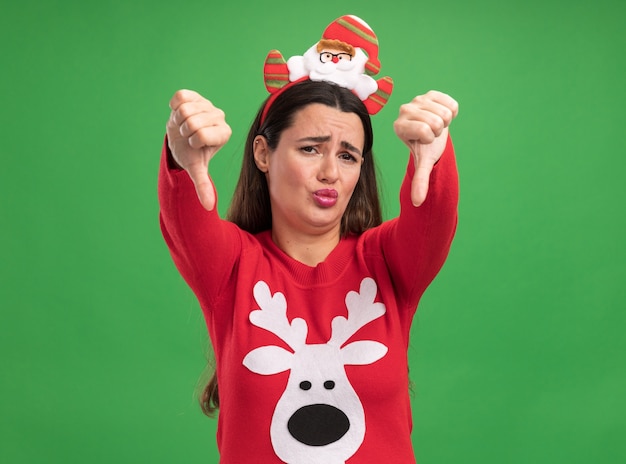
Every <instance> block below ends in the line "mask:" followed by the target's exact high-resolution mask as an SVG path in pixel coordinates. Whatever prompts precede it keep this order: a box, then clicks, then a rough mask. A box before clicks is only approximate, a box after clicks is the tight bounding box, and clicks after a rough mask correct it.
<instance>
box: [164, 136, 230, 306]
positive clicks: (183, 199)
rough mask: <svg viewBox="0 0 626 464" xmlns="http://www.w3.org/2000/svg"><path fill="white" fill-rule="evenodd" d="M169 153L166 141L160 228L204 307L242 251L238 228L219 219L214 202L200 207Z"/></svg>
mask: <svg viewBox="0 0 626 464" xmlns="http://www.w3.org/2000/svg"><path fill="white" fill-rule="evenodd" d="M168 156H169V155H168V146H167V141H166V142H165V143H164V145H163V150H162V153H161V163H160V167H159V181H158V195H159V207H160V216H159V219H160V225H161V232H162V233H163V237H164V239H165V242H166V243H167V246H168V248H169V250H170V254H171V256H172V259H173V261H174V264H175V265H176V267H177V269H178V271H179V272H180V274H181V275H182V277H183V278H184V279H185V281H186V282H187V284H188V285H189V286H190V287H191V289H192V290H193V291H194V293H195V294H196V296H197V297H198V299H199V301H200V304H201V305H202V306H203V308H205V310H206V309H207V308H210V307H211V306H212V302H213V301H214V299H215V298H216V297H217V296H218V295H219V291H220V288H221V286H222V285H223V284H224V282H225V281H226V280H227V279H228V277H229V273H230V272H232V270H233V269H234V267H235V264H236V261H237V259H238V256H239V255H240V254H241V253H240V251H241V235H240V234H241V230H240V229H239V228H238V227H237V226H235V225H234V224H233V223H231V222H228V221H224V220H222V219H220V217H219V215H218V213H217V205H216V207H215V208H214V209H213V211H207V210H205V209H204V208H203V207H202V205H201V204H200V201H199V199H198V196H197V194H196V190H195V187H194V185H193V182H192V180H191V178H190V177H189V175H188V174H187V172H186V171H183V170H180V169H175V168H172V167H171V166H170V163H169V162H168ZM216 198H217V195H216Z"/></svg>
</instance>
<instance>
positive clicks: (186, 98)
mask: <svg viewBox="0 0 626 464" xmlns="http://www.w3.org/2000/svg"><path fill="white" fill-rule="evenodd" d="M170 108H171V109H172V112H171V114H170V118H169V120H168V121H167V126H166V130H167V141H168V145H169V148H170V151H171V153H172V156H173V158H174V161H175V162H176V163H177V164H178V165H179V166H180V167H181V168H183V169H184V170H185V171H187V173H188V174H189V177H191V180H192V181H193V183H194V185H195V187H196V192H197V194H198V198H199V199H200V203H202V206H203V207H204V208H205V209H207V210H209V211H211V210H213V208H215V191H214V189H213V184H212V182H211V179H210V178H209V173H208V169H209V161H211V158H213V156H215V154H216V153H217V152H218V151H219V149H220V148H222V147H223V146H224V145H225V144H226V142H228V139H229V138H230V135H231V133H232V131H231V129H230V126H229V125H228V124H227V123H226V119H225V116H224V112H223V111H222V110H220V109H219V108H216V107H215V106H213V104H212V103H211V102H210V101H209V100H207V99H206V98H204V97H203V96H202V95H200V94H199V93H197V92H194V91H193V90H179V91H177V92H176V93H175V94H174V96H173V97H172V99H171V100H170Z"/></svg>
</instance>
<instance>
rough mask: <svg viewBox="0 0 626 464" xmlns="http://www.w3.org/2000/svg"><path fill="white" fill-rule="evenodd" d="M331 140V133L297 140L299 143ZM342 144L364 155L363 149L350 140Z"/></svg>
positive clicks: (347, 148)
mask: <svg viewBox="0 0 626 464" xmlns="http://www.w3.org/2000/svg"><path fill="white" fill-rule="evenodd" d="M329 140H330V135H319V136H311V137H303V138H301V139H298V140H297V142H298V143H301V142H314V143H324V142H328V141H329ZM341 146H342V147H343V148H345V149H346V150H349V151H351V152H354V153H356V154H357V155H359V156H363V154H362V153H361V150H359V149H358V148H357V147H355V146H354V145H352V144H351V143H350V142H345V141H343V142H341Z"/></svg>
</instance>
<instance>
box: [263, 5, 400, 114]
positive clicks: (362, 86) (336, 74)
mask: <svg viewBox="0 0 626 464" xmlns="http://www.w3.org/2000/svg"><path fill="white" fill-rule="evenodd" d="M379 71H380V62H379V61H378V39H377V37H376V35H375V34H374V31H373V30H372V29H371V28H370V27H369V26H368V25H367V23H366V22H365V21H363V20H362V19H360V18H358V17H356V16H353V15H346V16H342V17H341V18H338V19H336V20H335V21H333V22H332V23H331V24H330V25H329V26H328V27H327V28H326V30H325V31H324V33H323V35H322V38H321V39H320V40H319V42H317V43H316V44H314V45H313V46H312V47H311V48H309V49H308V50H307V51H306V52H305V53H304V55H303V56H292V57H291V58H289V60H287V61H286V62H285V60H284V58H283V56H282V54H281V53H280V52H279V51H277V50H272V51H271V52H270V53H269V54H268V57H267V59H266V61H265V84H266V87H267V89H268V91H269V92H270V93H274V92H276V91H278V90H280V89H281V88H282V87H284V86H285V85H287V84H288V83H289V82H295V81H297V80H300V79H303V78H309V79H311V80H314V81H315V80H316V81H321V80H324V81H330V82H334V83H336V84H338V85H341V86H342V87H346V88H348V89H350V90H352V91H353V92H354V93H355V94H356V95H357V96H358V97H359V98H360V99H361V100H363V102H364V103H365V106H366V107H367V109H368V111H369V113H370V114H375V113H377V112H378V111H379V110H380V109H381V108H382V107H383V106H384V105H385V103H387V100H388V99H389V96H390V95H391V91H392V89H393V81H392V80H391V78H390V77H383V78H381V79H378V80H374V78H372V77H371V76H372V75H376V74H378V72H379Z"/></svg>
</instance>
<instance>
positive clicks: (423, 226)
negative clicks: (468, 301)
mask: <svg viewBox="0 0 626 464" xmlns="http://www.w3.org/2000/svg"><path fill="white" fill-rule="evenodd" d="M414 172H415V166H414V162H413V159H412V157H409V162H408V166H407V171H406V174H405V177H404V180H403V182H402V186H401V188H400V215H399V217H398V218H395V219H393V220H391V221H388V222H386V223H384V224H383V225H382V226H381V227H380V236H379V240H380V242H379V244H378V246H379V247H380V249H381V250H382V254H383V256H384V259H385V262H386V263H387V268H388V272H389V274H390V276H391V279H392V281H393V283H394V289H395V292H396V295H397V297H398V299H399V301H400V302H402V303H403V304H404V305H406V307H408V308H410V309H411V310H415V309H416V307H417V303H418V302H419V299H420V297H421V296H422V294H423V293H424V291H425V290H426V288H427V287H428V285H429V284H430V283H431V282H432V280H433V279H434V278H435V276H436V275H437V273H438V272H439V271H440V269H441V267H442V266H443V264H444V262H445V260H446V258H447V256H448V253H449V251H450V246H451V245H452V239H453V237H454V234H455V231H456V225H457V207H458V196H459V186H458V173H457V166H456V159H455V155H454V147H453V145H452V140H451V139H450V138H449V137H448V141H447V144H446V147H445V149H444V152H443V154H442V156H441V158H440V159H439V161H438V163H437V164H436V165H435V167H434V168H433V170H432V172H431V175H430V182H429V188H428V195H427V197H426V200H425V201H424V203H422V204H421V205H420V206H418V207H415V206H413V203H412V202H411V181H412V179H413V174H414Z"/></svg>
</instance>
